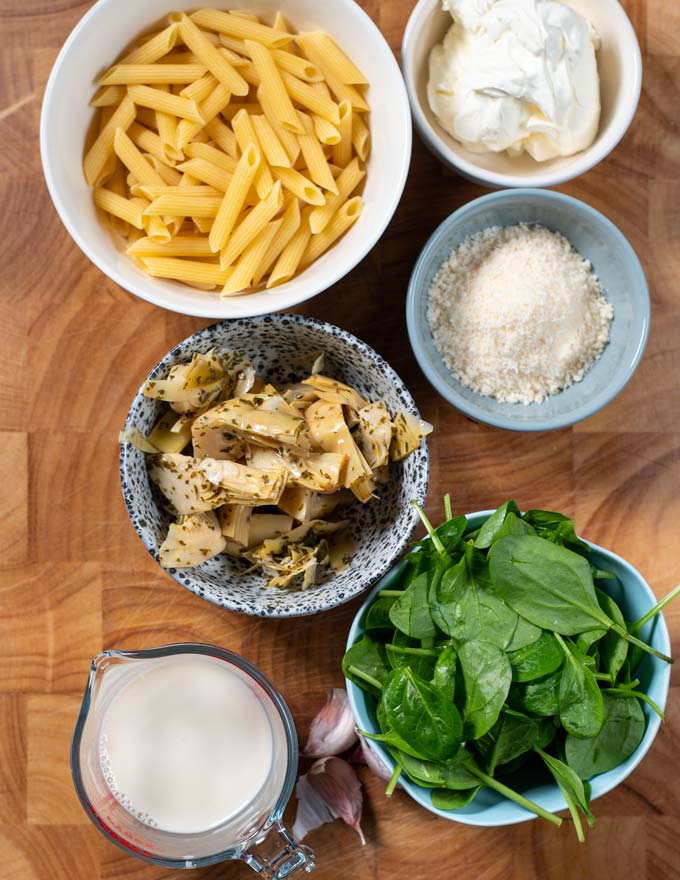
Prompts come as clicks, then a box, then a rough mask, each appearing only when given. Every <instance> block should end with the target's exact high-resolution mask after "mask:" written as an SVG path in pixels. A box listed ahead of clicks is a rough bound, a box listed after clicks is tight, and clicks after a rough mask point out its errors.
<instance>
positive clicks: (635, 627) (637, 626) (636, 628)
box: [629, 584, 680, 634]
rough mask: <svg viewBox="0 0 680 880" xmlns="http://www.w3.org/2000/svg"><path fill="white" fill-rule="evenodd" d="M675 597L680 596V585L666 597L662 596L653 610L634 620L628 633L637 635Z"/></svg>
mask: <svg viewBox="0 0 680 880" xmlns="http://www.w3.org/2000/svg"><path fill="white" fill-rule="evenodd" d="M676 596H680V584H678V585H677V587H676V588H675V589H674V590H671V591H670V593H669V594H668V595H667V596H664V597H663V599H661V601H660V602H657V603H656V605H654V607H653V608H650V609H649V611H648V612H647V613H646V614H643V615H642V617H641V618H640V619H639V620H636V621H635V623H633V624H631V625H630V627H629V631H630V632H631V633H633V634H639V632H640V630H641V629H642V627H643V626H644V625H645V624H646V623H649V621H650V620H651V619H652V618H653V617H656V615H657V614H658V613H659V612H660V611H663V609H664V608H665V607H666V605H668V603H669V602H672V601H673V599H675V597H676Z"/></svg>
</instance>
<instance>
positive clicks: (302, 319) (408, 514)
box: [118, 313, 430, 619]
mask: <svg viewBox="0 0 680 880" xmlns="http://www.w3.org/2000/svg"><path fill="white" fill-rule="evenodd" d="M241 321H245V322H252V323H253V324H272V325H275V324H276V323H277V322H280V323H284V322H285V323H290V324H296V325H299V326H301V327H311V328H313V329H316V330H321V331H323V332H324V333H330V334H331V335H333V331H340V334H341V336H340V337H336V338H342V339H343V340H344V341H346V342H348V343H349V344H350V345H351V346H352V347H353V348H355V349H356V350H357V351H359V352H362V353H365V352H368V354H369V355H370V356H371V357H375V359H376V362H377V363H379V364H380V365H381V366H382V367H383V368H384V369H385V370H386V371H387V372H388V373H390V374H391V375H392V377H393V379H394V382H395V385H396V386H397V387H398V388H399V390H400V391H401V392H402V393H405V394H406V396H407V398H408V400H409V401H410V403H411V411H412V412H413V413H415V414H417V415H420V410H419V409H418V405H417V404H416V402H415V400H414V398H413V395H412V394H411V392H410V391H409V389H408V386H407V385H406V383H405V382H404V380H403V379H402V378H401V376H400V375H399V373H397V371H396V370H395V369H394V367H393V366H392V365H391V364H390V363H389V362H388V361H386V360H385V358H384V357H383V356H382V355H381V354H380V353H379V352H377V351H376V350H375V349H374V348H373V347H372V346H371V345H369V344H368V343H367V342H364V340H363V339H360V338H359V337H358V336H355V335H354V334H353V333H350V331H349V330H344V329H343V328H342V327H337V326H336V325H335V324H330V323H329V322H328V321H324V320H321V319H320V318H312V317H310V316H308V315H298V314H294V313H293V314H291V313H284V314H280V313H274V314H272V315H255V316H249V317H244V318H242V319H241ZM221 324H226V325H229V321H226V320H225V321H217V322H216V323H215V324H209V325H207V327H203V328H200V329H199V330H196V331H195V332H194V333H191V334H189V336H187V337H185V338H184V339H181V340H179V342H176V343H175V344H174V345H173V346H172V348H170V349H168V351H167V352H166V353H165V354H164V355H163V357H162V358H161V359H160V360H159V361H158V362H157V363H156V364H155V365H154V366H153V367H152V368H151V369H150V370H149V372H148V374H147V378H145V379H144V381H143V382H142V383H141V385H140V386H139V388H138V389H137V391H136V392H135V395H134V397H133V398H132V402H131V403H130V406H129V408H128V413H127V415H126V417H125V425H124V429H125V430H127V429H128V428H132V427H134V424H133V422H132V416H131V413H132V408H133V406H134V404H135V402H136V401H137V399H138V398H139V397H140V396H142V395H143V392H144V386H145V384H146V381H147V379H148V377H149V376H151V375H153V373H155V372H156V370H158V369H159V367H161V366H163V365H164V364H165V362H166V361H168V362H172V356H173V352H174V351H175V349H176V348H177V347H179V346H181V345H184V344H186V343H187V342H189V341H190V340H191V339H192V338H193V337H194V336H196V335H198V334H200V333H203V332H205V331H206V330H211V329H213V328H215V327H218V326H219V325H221ZM129 445H130V444H127V443H121V444H120V449H119V454H118V475H119V481H120V488H121V494H122V496H123V503H124V504H125V509H126V512H127V514H128V517H129V519H130V524H131V525H132V527H133V528H134V530H135V532H136V534H137V537H138V538H139V540H140V541H141V542H142V545H143V546H144V548H145V549H146V551H147V552H148V553H149V555H150V556H151V557H152V559H153V560H154V561H155V562H156V564H157V565H158V566H159V567H161V566H160V563H159V561H158V551H157V548H156V547H155V546H153V545H151V544H150V543H149V542H148V541H147V540H146V538H145V536H144V535H143V534H141V533H140V532H139V530H138V529H137V527H136V525H135V523H134V519H133V513H134V506H133V504H132V502H131V501H129V500H128V498H127V497H126V491H125V490H126V487H127V486H128V483H129V475H128V451H129V450H128V447H129ZM420 449H422V451H423V453H424V462H423V470H422V472H421V477H420V479H419V481H418V487H417V498H416V500H417V501H418V503H419V504H421V505H422V504H424V502H425V498H426V497H427V491H428V486H429V482H430V449H429V446H428V443H427V438H426V437H424V438H423V439H422V440H421V446H420ZM405 520H406V523H407V530H408V537H406V538H405V539H404V540H403V541H402V542H401V544H400V546H396V545H395V549H394V551H393V552H392V554H391V558H390V559H389V560H388V561H386V562H385V564H384V565H382V566H381V568H380V569H379V570H378V571H377V572H376V573H374V574H372V575H371V577H370V581H369V583H368V584H365V585H364V584H362V581H361V575H358V576H357V578H356V584H357V586H356V587H354V588H353V589H347V590H346V591H345V596H344V598H342V599H340V600H337V601H336V600H335V599H334V600H332V601H328V602H327V603H325V604H324V605H323V607H321V608H319V609H318V610H317V611H314V612H312V613H310V612H306V611H302V612H301V611H299V610H298V609H297V607H296V605H295V603H294V602H291V604H290V605H289V606H287V607H285V608H275V609H274V610H269V611H267V612H266V613H253V614H252V615H251V614H250V613H249V612H248V614H249V616H253V617H262V618H263V619H265V618H266V619H285V618H291V617H299V618H302V617H309V616H313V615H315V614H323V613H324V612H326V611H330V610H332V609H333V608H337V607H339V606H340V605H345V604H346V603H347V602H351V601H352V600H353V599H356V598H357V597H358V596H361V595H363V594H364V593H366V592H367V591H368V590H369V589H371V584H375V583H377V582H379V581H381V580H382V579H383V578H384V577H385V576H386V575H387V574H388V573H389V572H390V571H391V569H392V568H393V567H394V565H395V564H396V560H397V559H398V557H399V555H400V554H401V553H402V552H403V551H404V549H405V547H407V546H408V542H409V539H410V536H412V535H413V532H414V530H415V528H416V526H417V524H418V514H417V512H416V510H415V508H414V507H413V505H411V504H409V505H407V509H406V511H405ZM161 570H162V571H163V572H165V574H167V575H168V576H169V577H171V578H172V579H173V580H174V581H175V582H176V583H177V584H178V586H180V587H182V588H183V589H185V590H188V591H189V592H191V593H193V594H194V595H195V596H198V597H199V598H200V599H203V600H205V601H206V602H210V603H211V604H213V605H216V606H217V607H218V608H221V609H223V610H227V611H233V612H236V613H243V612H239V608H238V607H237V606H233V605H230V604H229V603H228V602H223V603H222V602H218V601H217V600H216V598H215V596H214V595H213V594H206V593H202V592H200V591H199V590H197V589H194V588H193V587H192V586H189V585H187V584H186V583H184V581H182V580H181V579H180V578H179V576H178V575H177V574H174V573H172V572H170V571H168V570H166V569H164V568H162V567H161ZM293 595H294V593H293Z"/></svg>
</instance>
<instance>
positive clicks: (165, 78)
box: [99, 64, 206, 86]
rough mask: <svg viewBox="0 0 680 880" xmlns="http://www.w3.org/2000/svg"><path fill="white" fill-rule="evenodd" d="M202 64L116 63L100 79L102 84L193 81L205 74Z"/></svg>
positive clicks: (154, 83)
mask: <svg viewBox="0 0 680 880" xmlns="http://www.w3.org/2000/svg"><path fill="white" fill-rule="evenodd" d="M205 71H206V68H205V67H204V66H203V65H201V64H116V66H115V67H112V68H111V70H109V71H107V72H106V73H105V74H104V76H103V77H102V78H101V79H100V80H99V84H100V85H102V86H118V85H125V86H129V85H156V84H168V85H170V84H175V83H192V82H194V80H196V79H198V78H199V77H200V76H203V74H204V73H205Z"/></svg>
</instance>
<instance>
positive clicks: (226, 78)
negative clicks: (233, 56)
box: [170, 12, 248, 95]
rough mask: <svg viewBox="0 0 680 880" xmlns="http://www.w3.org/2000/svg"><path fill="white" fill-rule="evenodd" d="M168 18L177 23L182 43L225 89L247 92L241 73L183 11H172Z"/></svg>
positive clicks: (237, 93)
mask: <svg viewBox="0 0 680 880" xmlns="http://www.w3.org/2000/svg"><path fill="white" fill-rule="evenodd" d="M170 20H171V21H173V22H175V23H176V24H177V25H178V27H179V34H180V36H181V38H182V40H183V41H184V43H185V44H186V45H187V46H188V47H189V49H191V51H192V52H193V53H194V55H195V56H196V57H197V58H198V59H199V60H200V61H201V63H203V64H205V66H206V67H207V68H208V70H209V71H210V73H212V75H213V76H214V77H215V78H216V79H217V80H218V81H219V82H220V83H222V85H223V86H224V87H225V88H226V89H229V91H230V92H231V93H232V94H233V95H247V94H248V84H247V83H246V81H245V80H244V79H243V77H242V76H241V74H240V73H238V71H237V70H236V68H235V67H234V66H233V65H232V64H230V63H229V61H228V60H227V59H226V58H225V57H224V55H222V54H220V52H219V51H218V50H217V49H216V48H215V46H213V44H212V43H211V42H210V40H209V39H208V38H207V37H206V36H205V34H204V33H203V32H202V31H201V30H199V28H198V27H197V26H196V24H194V22H193V21H192V20H191V19H190V18H189V17H188V16H187V15H185V13H183V12H173V13H171V15H170Z"/></svg>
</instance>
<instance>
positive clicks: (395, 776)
mask: <svg viewBox="0 0 680 880" xmlns="http://www.w3.org/2000/svg"><path fill="white" fill-rule="evenodd" d="M401 770H402V767H401V764H396V765H395V768H394V770H393V771H392V775H391V776H390V781H389V782H388V783H387V788H386V789H385V797H392V795H393V793H394V789H395V788H396V787H397V782H398V781H399V777H400V776H401Z"/></svg>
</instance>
